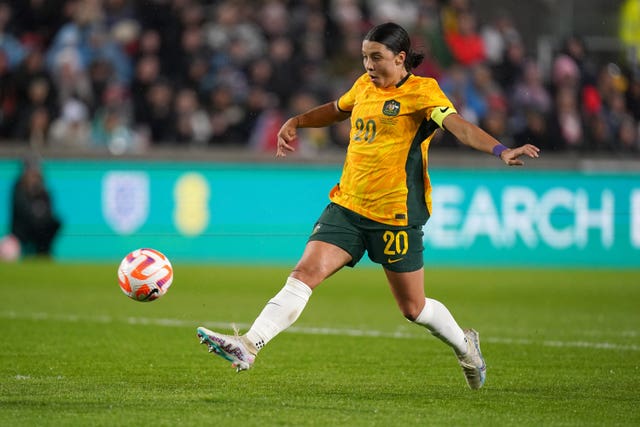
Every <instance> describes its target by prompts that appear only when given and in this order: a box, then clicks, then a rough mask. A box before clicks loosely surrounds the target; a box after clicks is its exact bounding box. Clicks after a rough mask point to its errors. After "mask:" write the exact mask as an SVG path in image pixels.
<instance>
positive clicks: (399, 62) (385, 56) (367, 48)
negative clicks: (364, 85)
mask: <svg viewBox="0 0 640 427" xmlns="http://www.w3.org/2000/svg"><path fill="white" fill-rule="evenodd" d="M405 56H406V54H405V53H404V52H400V53H398V54H395V53H393V51H391V50H390V49H389V48H388V47H386V46H385V45H383V44H382V43H378V42H372V41H369V40H365V41H363V42H362V62H363V64H364V69H365V71H366V72H367V74H368V75H369V77H370V78H371V82H372V83H373V84H374V85H376V86H377V87H390V86H394V85H395V84H397V83H398V82H399V81H400V80H402V79H403V78H404V76H406V75H407V71H406V70H405V68H404V58H405Z"/></svg>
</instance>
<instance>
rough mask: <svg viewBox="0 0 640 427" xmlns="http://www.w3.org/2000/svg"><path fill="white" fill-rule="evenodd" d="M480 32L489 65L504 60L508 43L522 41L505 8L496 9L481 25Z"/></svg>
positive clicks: (519, 42)
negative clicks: (487, 21) (487, 20)
mask: <svg viewBox="0 0 640 427" xmlns="http://www.w3.org/2000/svg"><path fill="white" fill-rule="evenodd" d="M480 34H481V36H482V41H483V43H484V47H485V53H486V55H487V61H489V63H490V64H491V65H497V64H499V63H500V62H502V61H503V60H504V58H505V53H506V52H507V49H508V47H509V46H510V45H513V44H521V42H522V37H521V36H520V32H519V31H518V30H517V28H516V27H515V25H514V23H513V19H512V18H511V15H510V14H509V12H507V11H506V10H498V11H496V12H495V14H494V16H493V18H492V20H491V21H490V22H489V23H487V24H486V25H484V26H482V29H481V31H480Z"/></svg>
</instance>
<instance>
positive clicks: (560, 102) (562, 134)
mask: <svg viewBox="0 0 640 427" xmlns="http://www.w3.org/2000/svg"><path fill="white" fill-rule="evenodd" d="M575 91H576V89H574V88H572V87H561V88H560V89H559V90H558V92H557V93H556V99H555V109H554V110H553V111H552V113H551V117H550V121H549V122H550V126H549V141H548V144H545V145H544V147H545V148H549V149H551V150H568V149H570V150H574V151H575V150H577V149H579V148H582V144H583V143H584V137H585V132H584V123H583V121H582V115H581V114H580V109H579V107H578V101H577V97H576V94H575Z"/></svg>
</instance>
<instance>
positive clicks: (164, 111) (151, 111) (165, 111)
mask: <svg viewBox="0 0 640 427" xmlns="http://www.w3.org/2000/svg"><path fill="white" fill-rule="evenodd" d="M173 96H174V90H173V86H172V85H171V83H169V81H168V80H166V79H162V78H159V79H157V80H155V81H154V82H152V83H151V84H150V86H149V87H148V89H147V90H146V92H145V98H144V106H143V109H142V111H141V116H140V117H138V120H139V123H140V124H142V125H144V126H145V127H146V128H147V129H148V130H149V134H150V136H151V141H153V142H154V143H157V144H171V143H172V142H174V138H175V124H176V121H175V112H174V110H173Z"/></svg>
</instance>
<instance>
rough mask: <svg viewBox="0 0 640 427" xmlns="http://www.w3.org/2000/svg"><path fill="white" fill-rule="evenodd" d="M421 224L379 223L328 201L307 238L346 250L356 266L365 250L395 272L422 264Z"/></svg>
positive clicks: (414, 269)
mask: <svg viewBox="0 0 640 427" xmlns="http://www.w3.org/2000/svg"><path fill="white" fill-rule="evenodd" d="M423 235H424V233H423V231H422V227H421V226H395V225H387V224H382V223H380V222H376V221H373V220H370V219H368V218H365V217H363V216H362V215H359V214H357V213H355V212H353V211H350V210H348V209H345V208H343V207H342V206H339V205H337V204H335V203H330V204H329V205H328V206H327V207H326V208H325V210H324V211H323V212H322V215H320V218H319V219H318V222H316V223H315V225H314V227H313V232H312V233H311V236H309V241H314V240H317V241H321V242H327V243H331V244H333V245H336V246H338V247H340V248H342V249H344V250H345V251H347V252H348V253H349V254H350V255H351V257H352V260H351V262H350V263H349V264H347V265H348V266H349V267H353V266H355V265H356V264H357V263H358V261H360V259H361V258H362V256H363V255H364V253H365V251H366V252H367V254H368V255H369V258H370V259H371V261H373V262H375V263H377V264H381V265H382V266H383V267H384V268H386V269H387V270H391V271H394V272H397V273H405V272H410V271H416V270H419V269H420V268H422V266H423V265H424V259H423V251H424V245H423V243H422V236H423Z"/></svg>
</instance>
